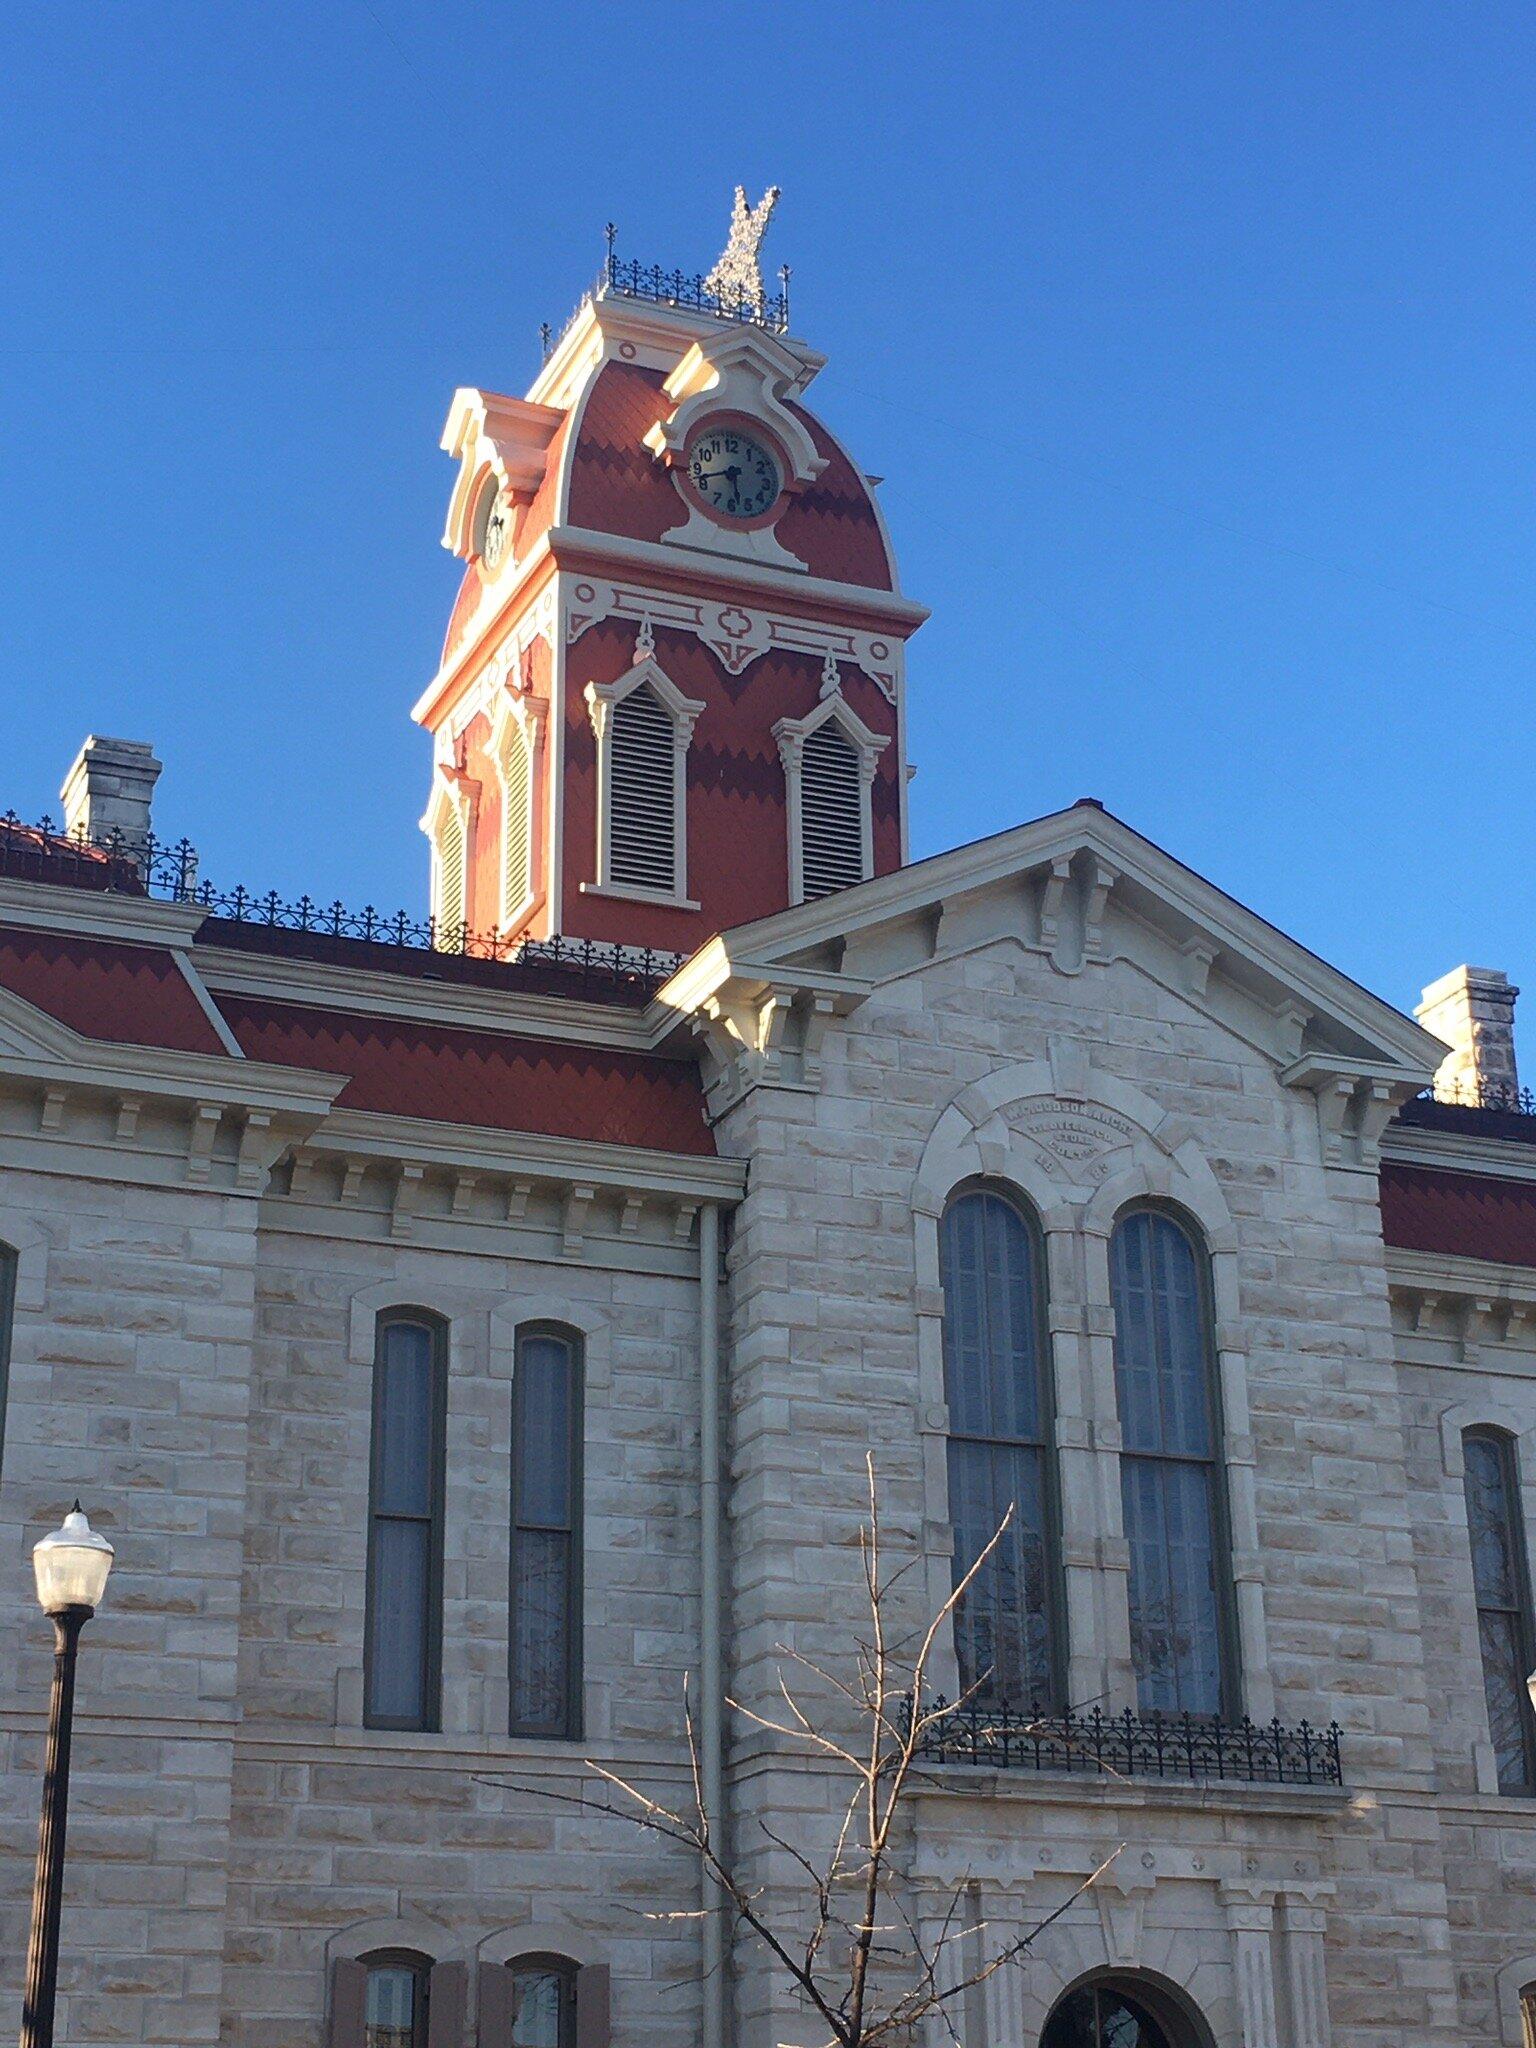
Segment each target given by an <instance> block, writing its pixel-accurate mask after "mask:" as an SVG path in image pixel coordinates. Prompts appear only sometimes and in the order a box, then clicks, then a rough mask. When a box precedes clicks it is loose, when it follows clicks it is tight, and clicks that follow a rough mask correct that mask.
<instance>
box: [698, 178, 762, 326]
mask: <svg viewBox="0 0 1536 2048" xmlns="http://www.w3.org/2000/svg"><path fill="white" fill-rule="evenodd" d="M778 203H779V188H778V186H777V185H770V186H769V187H768V190H767V191H766V192H765V193H764V194H763V196H762V198H761V199H760V200H759V201H758V202H757V204H756V206H748V204H747V191H746V187H745V186H744V185H738V186H737V187H736V196H735V199H734V200H733V201H732V203H731V233H730V239H729V240H728V241H727V243H726V245H725V252H724V254H723V255H722V256H721V258H720V260H719V262H718V263H717V264H716V265H715V267H714V269H713V270H711V271H710V273H709V275H708V276H707V277H706V278H705V280H704V289H705V290H706V291H707V292H713V293H714V294H715V295H716V297H717V298H718V299H720V301H721V302H722V304H724V305H726V306H728V307H733V306H747V307H750V308H751V310H752V312H753V314H754V315H755V317H756V318H757V319H759V320H761V319H762V317H763V273H762V270H761V268H760V267H759V264H758V260H757V252H758V250H759V249H760V248H761V247H762V245H763V237H764V235H766V234H767V232H768V223H769V221H771V220H772V219H773V209H774V208H775V207H776V206H777V205H778Z"/></svg>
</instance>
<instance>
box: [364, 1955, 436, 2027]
mask: <svg viewBox="0 0 1536 2048" xmlns="http://www.w3.org/2000/svg"><path fill="white" fill-rule="evenodd" d="M363 1967H364V1969H365V1970H366V1971H367V1973H368V1975H367V1982H366V1988H365V1990H364V1995H363V2048H427V1986H428V1983H429V1982H430V1978H431V1967H432V1966H431V1964H430V1963H429V1962H428V1961H427V1959H426V1957H425V1956H416V1955H408V1954H405V1953H398V1954H396V1953H385V1954H381V1955H375V1956H365V1957H364V1959H363Z"/></svg>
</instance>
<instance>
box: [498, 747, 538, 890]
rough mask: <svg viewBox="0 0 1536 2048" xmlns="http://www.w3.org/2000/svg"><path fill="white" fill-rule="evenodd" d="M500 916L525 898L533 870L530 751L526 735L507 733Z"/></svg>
mask: <svg viewBox="0 0 1536 2048" xmlns="http://www.w3.org/2000/svg"><path fill="white" fill-rule="evenodd" d="M501 758H502V806H501V916H502V922H503V923H504V924H505V923H508V922H510V920H511V919H512V918H514V917H515V916H516V915H517V913H518V911H519V910H521V909H522V907H523V905H524V904H525V903H526V902H527V901H528V893H529V885H530V882H531V879H532V873H533V754H532V750H531V748H530V747H529V744H528V741H527V739H526V738H525V736H524V735H523V734H522V733H520V732H518V731H516V730H513V731H511V732H509V733H508V734H507V738H506V745H505V748H504V750H503V753H502V757H501Z"/></svg>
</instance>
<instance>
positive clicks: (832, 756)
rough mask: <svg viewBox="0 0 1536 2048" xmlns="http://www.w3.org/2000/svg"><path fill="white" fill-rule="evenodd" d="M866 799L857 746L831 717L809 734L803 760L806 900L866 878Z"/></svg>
mask: <svg viewBox="0 0 1536 2048" xmlns="http://www.w3.org/2000/svg"><path fill="white" fill-rule="evenodd" d="M865 801H866V799H865V795H864V780H863V775H862V772H861V767H860V762H859V753H858V749H857V748H856V747H855V746H854V744H853V742H852V740H850V739H849V738H848V736H847V734H846V733H845V732H844V731H843V730H842V728H841V726H839V725H837V724H836V723H835V722H834V721H832V720H831V719H829V720H828V721H827V723H826V724H825V725H823V726H819V727H818V728H817V730H816V731H815V732H813V733H812V734H811V735H810V737H809V738H808V739H807V741H806V742H805V751H804V753H803V755H802V756H801V762H800V860H801V874H802V877H803V880H804V889H805V900H806V902H807V903H812V902H814V901H815V900H816V898H817V897H818V896H830V895H831V894H832V893H833V891H834V890H837V889H846V888H849V887H850V886H851V885H852V884H853V883H854V882H862V881H863V880H864V878H865V874H866V868H865V860H864V847H865V840H866V838H867V837H868V834H867V833H866V831H865V828H864V805H865Z"/></svg>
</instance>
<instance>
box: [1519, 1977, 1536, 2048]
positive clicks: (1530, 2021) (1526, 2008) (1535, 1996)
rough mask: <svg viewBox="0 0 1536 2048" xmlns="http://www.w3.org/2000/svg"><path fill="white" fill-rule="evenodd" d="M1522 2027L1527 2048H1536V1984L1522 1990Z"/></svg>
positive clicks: (1527, 1985) (1528, 1985) (1526, 1986)
mask: <svg viewBox="0 0 1536 2048" xmlns="http://www.w3.org/2000/svg"><path fill="white" fill-rule="evenodd" d="M1520 2026H1521V2030H1522V2033H1523V2035H1524V2039H1525V2048H1536V1984H1526V1985H1524V1986H1523V1987H1522V1989H1521V1992H1520Z"/></svg>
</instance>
